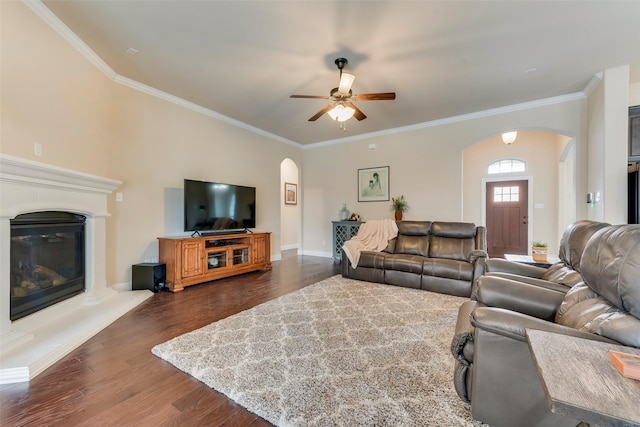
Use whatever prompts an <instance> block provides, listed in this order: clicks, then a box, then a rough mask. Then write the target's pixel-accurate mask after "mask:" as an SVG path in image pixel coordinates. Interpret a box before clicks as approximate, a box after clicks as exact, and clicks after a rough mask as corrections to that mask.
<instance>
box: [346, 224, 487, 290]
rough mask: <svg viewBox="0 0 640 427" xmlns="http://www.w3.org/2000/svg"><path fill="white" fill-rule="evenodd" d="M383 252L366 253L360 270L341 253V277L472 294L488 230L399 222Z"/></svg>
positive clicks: (461, 226)
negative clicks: (395, 232)
mask: <svg viewBox="0 0 640 427" xmlns="http://www.w3.org/2000/svg"><path fill="white" fill-rule="evenodd" d="M396 224H397V226H398V236H397V237H396V238H394V239H392V240H390V241H389V246H387V248H385V249H384V250H383V251H382V252H373V251H364V252H362V253H361V255H360V260H359V262H358V265H357V267H356V268H353V267H352V266H351V264H350V262H349V259H348V258H347V256H346V255H345V253H344V251H342V275H343V276H344V277H349V278H352V279H358V280H366V281H368V282H376V283H386V284H389V285H395V286H403V287H408V288H415V289H424V290H428V291H433V292H439V293H445V294H451V295H457V296H466V297H468V296H470V295H471V286H472V283H473V281H474V280H475V278H476V277H479V276H480V275H482V274H483V273H484V263H485V259H486V258H487V253H486V250H487V234H486V229H485V227H482V226H476V225H475V224H472V223H464V222H442V221H433V222H432V221H397V222H396Z"/></svg>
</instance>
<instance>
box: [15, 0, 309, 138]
mask: <svg viewBox="0 0 640 427" xmlns="http://www.w3.org/2000/svg"><path fill="white" fill-rule="evenodd" d="M23 2H24V3H25V4H26V5H27V6H28V7H29V8H30V9H31V10H32V11H33V12H34V13H35V14H36V15H38V16H39V17H40V18H41V19H42V20H43V21H44V22H45V23H47V24H49V26H51V28H53V29H54V30H55V31H56V32H57V33H58V34H60V36H62V38H63V39H65V40H66V41H67V42H68V43H69V44H70V45H71V46H73V47H74V48H76V49H77V50H78V51H79V52H80V53H81V54H82V55H84V56H85V57H86V58H87V59H88V60H89V61H90V62H91V63H92V64H93V65H95V66H96V68H98V70H100V71H102V72H103V73H104V74H105V75H106V76H107V77H108V78H109V79H110V80H113V81H114V82H116V83H119V84H121V85H123V86H127V87H129V88H132V89H134V90H138V91H140V92H143V93H146V94H147V95H152V96H155V97H157V98H160V99H163V100H165V101H168V102H171V103H173V104H176V105H179V106H181V107H184V108H187V109H189V110H192V111H195V112H198V113H200V114H204V115H205V116H208V117H212V118H214V119H217V120H220V121H222V122H225V123H229V124H230V125H233V126H236V127H238V128H241V129H244V130H247V131H249V132H252V133H255V134H258V135H261V136H264V137H266V138H269V139H273V140H275V141H279V142H282V143H284V144H287V145H291V146H293V147H296V148H302V145H301V144H299V143H297V142H295V141H291V140H289V139H286V138H283V137H281V136H278V135H275V134H273V133H271V132H267V131H265V130H262V129H260V128H257V127H255V126H251V125H249V124H247V123H244V122H241V121H239V120H235V119H232V118H231V117H228V116H225V115H224V114H220V113H218V112H216V111H213V110H210V109H208V108H205V107H202V106H200V105H198V104H194V103H193V102H189V101H187V100H185V99H182V98H180V97H177V96H174V95H171V94H169V93H167V92H163V91H161V90H158V89H155V88H153V87H151V86H147V85H145V84H143V83H140V82H137V81H135V80H132V79H130V78H128V77H124V76H121V75H119V74H118V73H116V72H115V71H114V70H113V69H112V68H111V67H110V66H109V65H108V64H107V63H106V62H104V61H103V60H102V58H100V57H99V56H98V54H96V53H95V52H94V51H93V49H91V48H90V47H89V46H88V45H87V44H86V43H85V42H84V41H82V39H81V38H80V37H78V35H77V34H76V33H74V32H73V31H71V29H70V28H69V27H67V26H66V25H65V23H64V22H62V21H61V20H60V19H59V18H58V17H57V16H56V15H54V14H53V12H51V11H50V10H49V9H48V8H47V7H46V6H45V5H44V4H43V3H42V2H41V1H40V0H23Z"/></svg>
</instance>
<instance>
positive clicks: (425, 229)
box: [396, 221, 431, 236]
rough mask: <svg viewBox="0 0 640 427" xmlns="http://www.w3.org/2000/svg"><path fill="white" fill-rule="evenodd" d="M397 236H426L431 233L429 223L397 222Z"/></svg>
mask: <svg viewBox="0 0 640 427" xmlns="http://www.w3.org/2000/svg"><path fill="white" fill-rule="evenodd" d="M396 224H397V225H398V234H402V235H404V236H428V235H429V234H430V231H431V221H398V222H396Z"/></svg>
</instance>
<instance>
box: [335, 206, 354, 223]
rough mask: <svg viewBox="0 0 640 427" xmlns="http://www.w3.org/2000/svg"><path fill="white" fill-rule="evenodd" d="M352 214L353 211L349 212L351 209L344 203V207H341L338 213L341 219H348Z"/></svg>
mask: <svg viewBox="0 0 640 427" xmlns="http://www.w3.org/2000/svg"><path fill="white" fill-rule="evenodd" d="M350 215H351V212H349V209H347V204H346V203H344V204H343V205H342V209H340V211H339V213H338V218H339V219H340V221H347V220H348V219H349V216H350Z"/></svg>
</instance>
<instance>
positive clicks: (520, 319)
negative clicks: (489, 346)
mask: <svg viewBox="0 0 640 427" xmlns="http://www.w3.org/2000/svg"><path fill="white" fill-rule="evenodd" d="M471 324H472V325H473V326H474V327H476V328H479V329H482V330H485V331H488V332H491V333H493V334H496V335H500V336H503V337H506V338H511V339H514V340H518V341H523V342H526V340H527V338H526V335H525V329H527V328H528V329H538V330H541V331H547V332H555V333H558V334H563V335H570V336H573V337H578V338H586V339H590V340H594V341H602V342H608V343H612V344H617V343H616V342H615V341H613V340H610V339H608V338H605V337H602V336H600V335H596V334H592V333H590V332H584V331H580V330H578V329H573V328H570V327H568V326H562V325H558V324H557V323H553V322H547V321H545V320H542V319H537V318H535V317H532V316H528V315H526V314H522V313H516V312H515V311H510V310H505V309H502V308H496V307H482V306H478V307H476V309H474V310H473V311H472V312H471Z"/></svg>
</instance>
